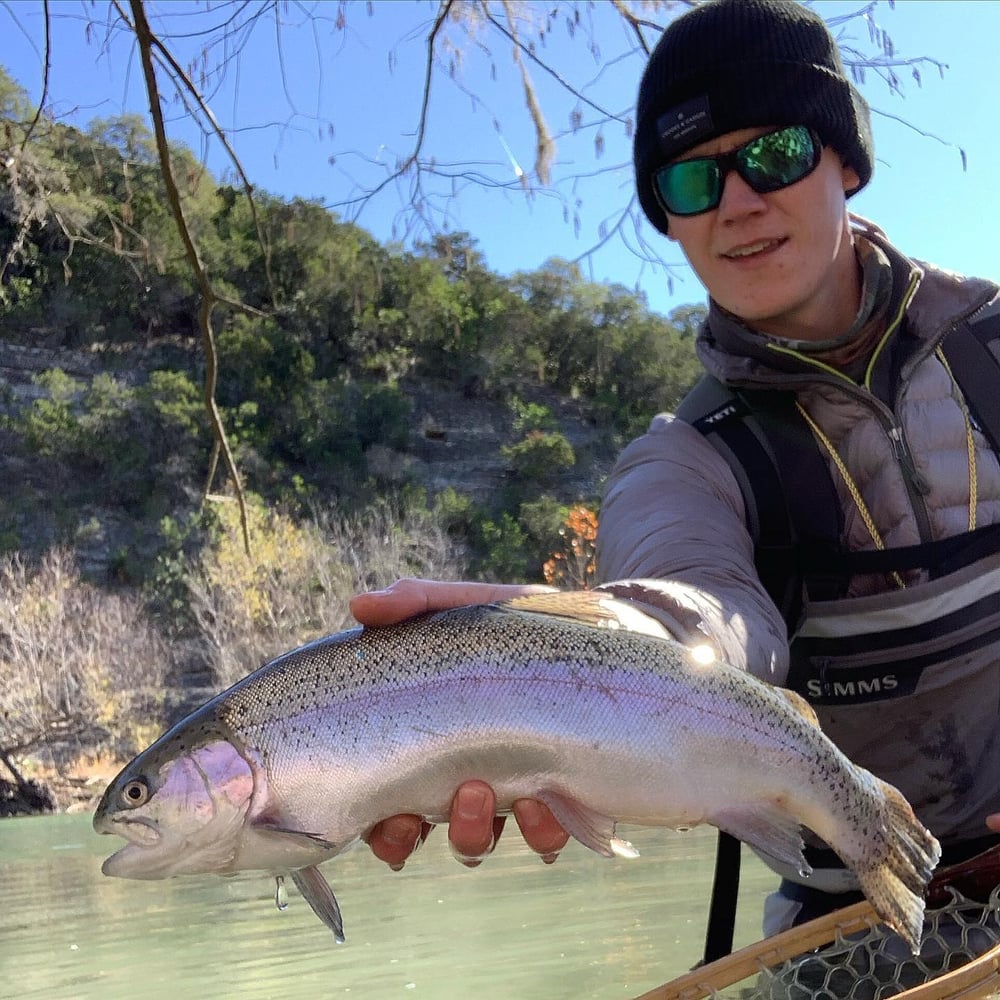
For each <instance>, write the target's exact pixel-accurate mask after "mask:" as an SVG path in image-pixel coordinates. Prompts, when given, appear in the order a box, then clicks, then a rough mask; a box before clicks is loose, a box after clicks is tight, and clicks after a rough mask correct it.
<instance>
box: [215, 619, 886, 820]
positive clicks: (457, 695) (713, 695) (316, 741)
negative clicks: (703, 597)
mask: <svg viewBox="0 0 1000 1000" xmlns="http://www.w3.org/2000/svg"><path fill="white" fill-rule="evenodd" d="M554 671H558V677H556V676H555V674H554ZM464 681H469V682H472V685H469V684H465V683H463V682H464ZM438 683H440V693H441V697H440V698H438V697H435V696H434V693H433V688H434V686H435V684H438ZM492 683H496V684H499V685H502V686H503V689H504V696H503V697H502V698H496V699H489V701H488V703H485V702H484V699H483V698H482V697H479V698H472V697H471V696H470V698H469V703H468V704H465V703H464V702H463V703H462V704H461V706H459V705H458V701H459V700H460V699H461V698H462V697H463V695H464V689H465V688H467V687H470V686H475V688H476V689H477V690H479V691H481V690H485V689H489V690H491V691H492V690H496V688H494V687H490V685H491V684H492ZM567 687H575V688H576V690H577V692H585V693H586V694H587V695H588V699H578V700H577V703H578V704H583V705H584V708H586V705H585V702H587V701H589V702H598V703H602V704H604V705H605V708H606V710H605V711H601V712H597V711H593V712H592V716H593V717H588V726H587V728H586V733H587V737H588V738H589V739H590V741H591V742H592V744H594V745H596V744H599V743H602V742H605V741H610V740H617V741H619V742H620V741H622V740H623V739H624V740H626V741H628V742H630V743H631V744H633V745H635V744H636V743H637V742H638V743H640V744H641V747H640V748H642V747H645V746H646V745H647V744H648V743H649V742H650V741H651V740H653V739H656V740H660V739H662V733H658V732H656V730H655V727H649V726H639V727H636V729H637V731H636V733H630V732H627V731H626V732H623V729H631V728H632V727H630V726H629V725H628V721H629V720H628V718H627V717H626V718H623V714H622V711H621V710H620V706H618V707H616V706H615V705H614V702H616V701H620V700H622V699H629V700H630V704H629V708H630V709H631V708H634V707H635V705H634V704H633V702H634V703H635V704H638V705H641V706H642V708H643V710H644V711H645V712H646V713H648V714H653V715H657V716H663V717H664V723H665V724H667V725H677V724H678V722H677V718H678V714H679V713H682V711H683V709H684V708H685V707H690V708H692V709H693V710H694V711H696V712H697V713H698V717H699V724H700V725H701V726H702V728H703V730H704V731H703V732H702V733H701V734H700V736H699V739H700V740H702V741H704V745H705V748H706V750H707V749H708V748H709V746H710V744H711V742H712V740H714V739H715V738H717V737H718V738H722V737H723V735H728V736H729V738H733V733H734V732H736V733H738V732H739V731H741V730H742V731H744V732H745V733H746V740H747V743H748V745H749V744H750V741H751V740H755V739H759V738H760V736H761V734H763V735H764V736H765V737H766V739H767V740H768V742H769V743H770V744H771V745H773V746H774V747H775V748H776V750H777V751H778V752H781V750H782V749H784V751H785V752H786V753H787V766H792V767H797V768H800V769H802V770H808V771H810V772H811V773H812V774H813V776H814V777H815V778H816V779H817V780H819V781H822V782H824V784H829V783H830V782H831V781H834V782H835V783H838V782H839V783H840V784H845V783H846V782H848V780H849V777H854V778H855V780H856V776H849V775H847V774H845V773H844V769H843V765H842V764H838V763H837V762H835V761H833V760H827V759H826V758H827V756H828V755H827V753H826V750H825V747H824V746H821V742H822V737H820V736H819V735H818V733H815V732H814V730H813V728H812V726H810V725H809V724H808V723H807V722H806V721H805V720H804V719H798V718H797V717H796V716H795V714H794V713H792V714H790V713H789V712H788V709H787V704H786V702H785V699H784V697H783V696H782V695H781V694H780V693H778V692H776V691H774V690H773V689H772V688H771V687H770V686H768V685H766V684H765V683H764V682H761V681H756V680H755V679H754V678H752V677H750V676H749V675H747V674H745V673H743V672H741V671H737V670H735V669H734V668H732V667H727V666H725V665H719V664H713V665H712V667H711V668H708V669H706V668H698V667H696V666H695V665H693V664H692V663H690V662H689V661H688V660H687V657H686V656H685V655H684V652H683V650H682V647H680V646H679V645H678V644H676V643H673V642H669V641H665V640H663V639H658V638H653V637H650V636H645V635H642V634H638V633H631V632H626V631H622V630H608V629H600V628H594V627H591V626H589V625H585V624H581V623H577V622H570V621H565V620H563V619H559V618H554V617H551V616H545V615H537V614H530V613H525V612H517V611H511V610H505V609H499V608H496V607H490V606H476V607H469V608H460V609H455V610H452V611H445V612H439V613H436V614H432V615H428V616H426V617H424V618H423V619H421V620H417V621H411V622H408V623H406V624H405V625H401V626H390V627H387V628H378V629H365V630H360V629H355V630H353V631H351V632H348V633H341V634H339V635H337V636H333V637H330V638H328V639H324V640H320V641H318V642H316V643H313V644H311V645H309V646H306V647H303V648H301V649H299V650H296V651H293V652H292V653H289V654H286V655H285V656H282V657H280V658H278V659H277V660H274V661H272V662H271V663H269V664H266V665H265V666H264V667H262V668H261V669H260V670H258V671H257V672H256V673H254V674H252V675H250V676H249V677H248V678H246V679H245V680H244V681H242V682H240V683H239V684H238V685H236V686H235V687H234V688H233V689H231V690H230V691H229V692H228V693H227V694H226V695H225V696H224V697H223V698H222V699H220V702H219V704H218V716H219V719H220V721H222V722H223V723H224V724H226V725H227V726H229V727H230V728H231V729H232V730H233V731H234V732H235V733H237V734H239V735H240V736H241V737H242V738H243V739H246V740H247V742H248V743H249V744H250V745H252V746H253V747H255V748H256V749H257V750H258V751H259V752H260V753H262V754H263V755H264V757H265V759H266V760H267V761H268V763H269V767H270V769H271V770H272V771H273V772H275V777H278V778H283V777H284V775H285V774H286V772H290V771H292V770H293V769H295V768H298V767H299V764H298V763H295V764H293V763H292V760H293V759H297V760H298V761H302V760H304V761H305V763H306V764H309V765H312V766H315V768H316V770H317V771H319V770H320V769H321V764H322V760H323V758H324V752H323V748H328V747H330V746H332V745H334V744H335V745H336V746H337V748H338V752H340V751H344V752H347V751H349V749H350V747H351V746H358V747H364V746H371V745H372V742H373V739H374V740H376V741H379V743H377V744H376V745H385V746H388V744H389V742H394V743H397V744H398V743H399V742H400V741H405V739H406V736H405V734H403V735H401V734H399V733H397V732H396V731H394V728H393V719H392V718H391V717H384V715H385V713H384V712H381V711H380V708H381V707H382V706H383V705H384V703H385V702H386V700H387V699H389V700H391V699H392V698H393V697H403V696H404V694H405V692H406V691H408V690H413V691H418V692H420V694H419V696H416V704H412V703H408V711H409V715H408V720H409V722H408V725H409V727H410V728H411V729H416V730H418V731H419V730H420V729H421V728H424V729H426V730H427V731H428V732H432V733H433V732H435V731H436V730H437V729H438V727H439V725H440V719H441V718H442V717H443V716H444V715H446V714H448V713H450V715H451V716H454V715H455V714H457V713H458V712H459V711H462V712H464V713H465V714H464V715H463V717H462V721H463V722H464V724H465V726H466V727H467V729H468V730H476V728H477V727H479V728H480V729H482V728H483V727H486V728H488V727H490V726H491V725H493V726H496V725H497V720H496V716H497V711H498V708H497V703H498V702H506V701H512V702H513V703H517V704H518V705H520V706H522V710H523V705H524V703H525V702H527V701H528V700H529V699H530V701H531V705H532V708H531V710H532V711H533V712H537V713H538V714H539V715H540V716H542V720H543V722H545V724H547V725H548V726H549V729H550V731H551V729H552V728H553V726H555V727H558V726H562V727H563V729H565V728H566V725H567V723H566V720H565V715H566V710H565V706H562V705H561V704H560V703H561V702H562V701H564V698H563V697H562V696H560V695H559V693H558V692H559V691H560V690H562V691H565V690H566V688H567ZM546 698H547V699H548V700H549V702H548V706H546V705H543V704H539V701H540V700H544V699H546ZM600 699H603V702H600ZM560 708H562V709H563V711H562V712H560ZM560 715H561V716H562V721H561V722H560V721H558V717H559V716H560ZM546 716H547V717H548V718H546ZM550 719H551V720H556V721H549V720H550ZM790 720H791V723H790ZM449 721H450V722H453V721H454V720H453V718H452V719H450V720H449ZM502 722H503V719H502V718H501V724H502ZM706 722H707V723H709V725H708V726H707V727H706V726H705V725H704V723H706ZM378 726H381V728H380V729H375V728H373V727H378ZM644 734H645V735H644ZM803 740H805V743H804V742H803ZM643 741H645V742H643ZM804 749H807V751H808V752H807V753H806V754H805V755H803V750H804ZM852 797H853V796H852ZM869 819H870V818H869V817H865V818H861V817H859V818H858V821H859V822H860V823H861V824H862V825H864V824H865V823H867V822H868V821H869Z"/></svg>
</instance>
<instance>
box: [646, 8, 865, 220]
mask: <svg viewBox="0 0 1000 1000" xmlns="http://www.w3.org/2000/svg"><path fill="white" fill-rule="evenodd" d="M767 125H776V126H780V125H807V126H810V127H811V128H813V129H815V130H816V132H817V133H818V134H819V136H820V138H821V139H822V140H823V142H824V143H825V144H826V145H828V146H830V147H832V148H833V149H834V150H836V152H837V153H839V154H840V156H841V157H842V158H843V160H844V162H845V163H846V164H847V165H848V166H851V167H853V168H854V170H855V171H856V172H857V174H858V177H859V178H860V180H861V183H860V184H859V185H858V186H857V187H856V188H855V189H854V190H852V191H849V192H847V193H848V194H849V195H851V194H854V193H855V191H859V190H861V188H863V187H864V186H865V184H867V183H868V181H869V180H870V179H871V175H872V167H873V160H874V152H873V148H872V131H871V119H870V116H869V111H868V104H867V103H866V102H865V99H864V98H863V97H862V96H861V94H860V93H858V90H857V88H856V87H855V86H854V85H853V84H852V83H851V81H850V80H848V78H847V74H846V73H845V71H844V64H843V63H842V62H841V59H840V52H839V51H838V50H837V43H836V42H835V41H834V38H833V36H832V35H831V34H830V32H829V30H828V29H827V27H826V25H825V24H824V22H823V19H822V18H821V17H820V16H819V15H818V14H816V13H815V12H814V11H811V10H809V9H808V8H806V7H803V6H802V5H801V4H799V3H796V2H794V0H708V2H706V3H703V4H702V5H701V6H698V7H695V8H694V9H693V10H691V11H688V13H686V14H683V15H682V16H681V17H679V18H677V20H675V21H673V22H672V23H671V24H669V25H668V26H667V28H666V30H665V31H664V32H663V36H662V37H661V38H660V41H659V43H658V44H657V46H656V48H655V49H654V50H653V54H652V55H651V56H650V57H649V62H648V64H647V65H646V70H645V72H644V73H643V75H642V82H641V83H640V84H639V99H638V104H637V107H636V127H635V143H634V146H633V162H634V164H635V183H636V190H637V191H638V194H639V202H640V203H641V204H642V208H643V211H645V213H646V216H647V218H648V219H649V221H650V222H652V223H653V225H654V226H656V228H657V229H659V230H660V232H662V233H665V232H667V216H666V213H665V212H664V211H663V209H662V208H661V207H660V203H659V202H658V201H657V200H656V196H655V195H654V193H653V171H654V170H656V169H657V168H658V167H661V166H663V165H664V164H665V163H667V162H669V161H670V160H672V159H674V157H676V156H679V155H680V154H681V153H683V152H685V151H686V150H688V149H690V148H691V147H692V146H696V145H698V144H699V143H701V142H704V141H705V140H706V139H711V138H712V137H713V136H717V135H723V134H724V133H726V132H734V131H736V130H738V129H743V128H751V127H757V126H767Z"/></svg>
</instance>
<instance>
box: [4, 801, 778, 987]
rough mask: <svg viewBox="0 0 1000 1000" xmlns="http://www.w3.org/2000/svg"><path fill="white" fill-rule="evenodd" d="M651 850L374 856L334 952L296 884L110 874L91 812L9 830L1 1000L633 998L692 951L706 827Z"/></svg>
mask: <svg viewBox="0 0 1000 1000" xmlns="http://www.w3.org/2000/svg"><path fill="white" fill-rule="evenodd" d="M622 833H623V834H624V835H625V836H627V837H630V839H632V840H633V842H634V843H635V845H636V847H638V848H639V849H640V851H641V852H642V857H640V858H639V859H637V860H633V861H626V860H614V861H607V860H605V859H603V858H600V857H598V856H597V855H594V854H592V853H591V852H589V851H587V850H586V849H584V848H582V847H580V846H579V845H578V844H575V843H573V844H570V845H569V846H568V847H567V848H566V850H565V851H564V852H563V854H562V855H561V857H560V858H559V861H558V862H557V863H556V864H554V865H551V866H546V865H543V864H542V863H541V862H540V861H539V860H538V859H537V858H536V857H535V856H534V855H533V854H531V852H530V851H529V850H528V849H527V847H526V846H525V845H524V843H523V841H521V839H520V835H519V834H518V833H517V830H516V828H514V827H513V825H512V829H510V830H508V831H507V833H506V834H505V836H504V837H503V839H502V840H501V841H500V843H499V845H498V847H497V850H496V852H495V853H494V855H493V856H492V857H491V858H490V859H489V860H488V861H487V862H486V863H485V864H483V865H482V866H480V867H479V868H477V869H474V870H471V871H470V870H468V869H465V868H463V867H462V866H460V865H459V864H458V863H457V862H455V861H454V860H453V859H452V857H451V855H450V854H449V852H448V849H447V845H446V838H445V835H444V831H443V830H437V831H435V833H434V834H432V836H431V838H430V840H429V841H428V843H427V845H426V846H425V847H424V848H423V849H422V850H421V851H420V852H419V853H418V854H417V855H416V856H415V857H414V858H412V859H411V860H410V862H409V863H408V864H407V866H406V868H405V869H404V870H403V871H402V872H398V873H397V872H391V871H389V870H388V869H387V868H385V867H384V866H383V865H382V864H380V863H379V862H377V861H376V860H375V859H374V858H373V857H372V856H371V854H370V853H369V852H368V851H367V850H357V851H353V852H351V853H349V854H347V855H345V856H344V857H342V858H338V859H336V860H334V861H332V862H330V863H328V864H327V865H325V866H324V872H325V874H326V876H327V878H328V879H329V881H330V882H331V884H332V885H333V886H334V889H335V891H336V892H337V896H338V899H339V900H340V905H341V909H342V911H343V914H344V924H345V932H346V936H347V943H346V944H344V945H339V946H338V945H335V944H334V942H333V938H332V936H331V935H330V933H329V931H327V930H326V928H325V927H324V926H323V925H322V924H321V923H320V922H319V921H318V920H317V919H316V917H314V916H313V914H312V911H311V910H310V909H309V907H308V905H307V904H306V903H305V901H304V900H302V899H301V897H299V895H298V893H297V891H296V890H295V888H294V886H292V885H291V883H290V882H289V887H288V897H289V906H288V908H287V910H285V911H284V912H279V911H278V910H276V908H275V906H274V902H273V890H274V886H273V882H272V881H271V880H269V879H268V878H267V877H265V876H262V875H256V874H245V875H242V876H239V877H237V878H234V879H222V878H218V877H215V876H188V877H184V878H178V879H171V880H167V881H162V882H135V881H126V880H122V879H112V878H106V877H104V876H103V875H102V874H101V870H100V866H101V861H102V860H103V858H104V857H106V856H107V855H108V854H109V853H111V851H112V850H114V849H115V848H116V845H118V844H120V843H121V841H119V840H117V838H112V837H99V836H97V835H96V834H95V833H93V831H92V829H91V827H90V817H89V816H86V815H76V816H65V815H60V816H44V817H36V818H30V819H10V820H0V997H3V998H8V997H9V998H16V1000H25V998H33V1000H34V998H40V1000H41V998H44V1000H91V998H93V1000H98V998H99V1000H124V998H128V1000H147V998H148V1000H161V998H162V1000H187V998H199V1000H201V998H204V1000H221V998H240V1000H258V998H260V1000H263V998H290V1000H299V998H303V1000H304V998H319V997H345V998H348V1000H386V998H388V1000H393V998H398V1000H410V998H413V1000H421V998H423V1000H453V998H455V1000H457V998H465V997H469V998H475V1000H512V998H514V1000H521V998H524V1000H535V998H538V1000H561V998H565V1000H570V998H573V1000H584V998H594V1000H624V998H629V997H634V996H636V995H638V994H641V993H643V992H644V991H646V990H648V989H650V988H652V987H653V986H656V985H657V984H659V983H662V982H665V981H666V980H668V979H672V978H673V977H675V976H677V975H680V974H681V973H683V972H685V971H686V970H687V969H688V968H689V967H690V965H692V964H693V962H694V961H695V960H696V959H697V958H698V957H699V955H700V953H701V946H702V935H703V933H704V923H705V911H706V900H707V898H708V893H709V889H710V885H711V873H712V863H713V851H714V831H712V830H710V829H707V828H706V829H699V830H695V831H692V832H690V833H683V834H681V833H674V832H672V831H663V830H645V829H644V830H639V829H623V830H622ZM744 861H745V864H744V868H745V872H744V881H743V894H742V904H741V907H740V923H739V926H738V930H737V944H738V945H742V944H747V943H749V942H751V941H754V940H756V939H757V938H758V937H759V934H758V930H757V929H758V926H759V920H760V907H761V901H762V898H763V895H764V893H765V892H766V891H767V890H768V889H769V888H770V887H771V886H772V884H773V882H774V876H772V875H770V874H769V873H768V872H767V871H766V870H765V869H764V868H763V866H762V865H760V864H759V863H758V862H757V861H756V859H753V858H750V857H749V856H748V855H747V853H746V852H744Z"/></svg>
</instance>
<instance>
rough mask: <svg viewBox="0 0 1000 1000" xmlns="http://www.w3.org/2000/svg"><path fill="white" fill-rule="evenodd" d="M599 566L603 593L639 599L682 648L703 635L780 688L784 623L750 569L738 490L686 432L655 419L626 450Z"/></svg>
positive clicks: (676, 423)
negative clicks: (683, 642)
mask: <svg viewBox="0 0 1000 1000" xmlns="http://www.w3.org/2000/svg"><path fill="white" fill-rule="evenodd" d="M597 563H598V573H599V576H600V578H601V580H603V581H606V582H605V583H604V584H602V589H606V590H609V591H611V592H613V593H615V594H618V595H619V596H622V597H628V598H631V599H633V600H637V601H639V602H640V603H641V605H642V606H643V609H644V610H646V611H647V612H648V613H650V614H652V615H654V616H655V617H656V618H658V619H659V620H660V621H661V622H662V623H663V624H664V625H665V626H666V627H667V629H668V630H669V631H670V632H671V634H673V635H675V636H676V637H677V638H679V639H681V641H692V639H694V638H696V637H697V635H698V634H699V633H703V634H704V635H705V636H707V637H708V639H709V640H710V641H711V642H712V643H713V644H714V645H715V647H716V649H717V651H718V652H719V653H720V654H721V656H722V658H723V659H725V660H726V661H728V662H729V663H732V664H733V665H734V666H737V667H741V668H743V669H746V670H749V671H750V672H751V673H753V674H756V675H757V676H758V677H762V678H764V679H765V680H768V681H770V682H771V683H773V684H782V683H784V681H785V679H786V676H787V673H788V642H787V637H786V631H785V624H784V622H783V621H782V618H781V615H780V614H779V612H778V609H777V608H776V607H775V606H774V603H773V602H772V601H771V599H770V598H769V597H768V595H767V593H766V592H765V591H764V589H763V587H762V586H761V583H760V580H759V579H758V577H757V573H756V571H755V569H754V564H753V541H752V539H751V537H750V534H749V532H748V531H747V528H746V524H745V519H744V505H743V497H742V495H741V493H740V489H739V486H738V485H737V483H736V478H735V477H734V476H733V473H732V471H731V470H730V468H729V466H728V464H727V463H726V462H725V460H724V459H723V458H722V457H721V456H720V455H719V454H718V452H716V451H715V449H714V448H713V447H712V446H711V445H710V444H709V443H708V442H707V441H705V439H704V438H703V437H702V435H701V434H699V433H698V431H696V430H694V428H692V427H691V426H690V425H688V424H686V423H684V422H683V421H680V420H674V419H673V418H672V417H670V416H659V417H657V418H656V419H655V420H654V421H653V423H652V424H651V425H650V428H649V430H648V431H647V433H646V434H644V435H643V436H642V437H640V438H637V439H636V440H635V441H633V442H632V443H631V444H630V445H629V446H628V447H627V448H626V449H625V450H624V451H623V452H622V454H621V456H620V458H619V459H618V462H617V464H616V465H615V468H614V469H613V470H612V472H611V475H610V477H609V479H608V484H607V487H606V490H605V495H604V501H603V504H602V506H601V516H600V521H599V528H598V536H597Z"/></svg>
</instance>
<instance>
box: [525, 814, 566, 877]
mask: <svg viewBox="0 0 1000 1000" xmlns="http://www.w3.org/2000/svg"><path fill="white" fill-rule="evenodd" d="M514 819H516V820H517V825H518V827H519V828H520V830H521V835H522V836H523V837H524V839H525V841H526V842H527V844H528V846H529V847H530V848H531V849H532V850H533V851H536V852H537V853H538V854H540V855H541V856H542V860H543V861H544V862H545V863H546V864H549V865H550V864H552V862H553V861H555V860H556V858H557V857H558V855H559V852H560V851H561V850H562V849H563V848H564V847H565V846H566V842H567V841H568V840H569V834H568V833H567V832H566V831H565V830H564V829H563V828H562V827H561V826H560V825H559V822H558V820H556V818H555V816H553V815H552V812H551V810H550V809H549V807H548V806H547V805H545V803H544V802H539V801H538V800H537V799H518V800H517V801H516V802H515V803H514Z"/></svg>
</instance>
